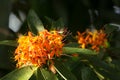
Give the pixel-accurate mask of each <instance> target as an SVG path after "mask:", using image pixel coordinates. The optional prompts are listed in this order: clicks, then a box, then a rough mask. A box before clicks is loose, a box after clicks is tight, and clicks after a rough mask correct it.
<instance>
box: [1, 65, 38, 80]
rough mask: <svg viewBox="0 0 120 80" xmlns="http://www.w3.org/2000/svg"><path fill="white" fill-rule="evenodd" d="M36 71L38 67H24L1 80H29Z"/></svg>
mask: <svg viewBox="0 0 120 80" xmlns="http://www.w3.org/2000/svg"><path fill="white" fill-rule="evenodd" d="M36 69H37V67H34V66H26V67H22V68H20V69H16V70H14V71H12V72H10V73H8V74H7V75H5V76H4V77H2V78H1V79H0V80H28V79H29V78H30V77H31V76H32V75H33V73H34V71H35V70H36Z"/></svg>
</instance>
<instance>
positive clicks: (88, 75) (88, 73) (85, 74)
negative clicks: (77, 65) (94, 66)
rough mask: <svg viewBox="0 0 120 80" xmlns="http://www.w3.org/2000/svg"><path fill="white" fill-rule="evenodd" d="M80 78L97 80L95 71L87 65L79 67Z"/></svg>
mask: <svg viewBox="0 0 120 80" xmlns="http://www.w3.org/2000/svg"><path fill="white" fill-rule="evenodd" d="M81 76H82V80H98V78H97V77H96V75H95V73H94V72H93V71H92V70H91V69H90V68H89V67H83V68H82V69H81Z"/></svg>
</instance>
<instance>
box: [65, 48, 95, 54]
mask: <svg viewBox="0 0 120 80" xmlns="http://www.w3.org/2000/svg"><path fill="white" fill-rule="evenodd" d="M63 53H64V54H74V53H78V54H82V55H96V54H97V53H96V52H94V51H92V50H89V49H82V48H74V47H63Z"/></svg>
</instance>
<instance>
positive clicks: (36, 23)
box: [27, 10, 44, 34]
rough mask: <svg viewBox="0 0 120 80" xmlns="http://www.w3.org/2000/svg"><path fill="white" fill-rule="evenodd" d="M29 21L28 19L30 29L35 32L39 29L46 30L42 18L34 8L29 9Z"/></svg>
mask: <svg viewBox="0 0 120 80" xmlns="http://www.w3.org/2000/svg"><path fill="white" fill-rule="evenodd" d="M27 21H28V26H29V28H30V30H31V31H32V32H33V33H34V34H37V33H38V32H39V31H43V30H44V26H43V24H42V22H41V20H40V19H39V17H38V16H37V14H36V13H35V12H34V11H33V10H30V11H29V14H28V18H27Z"/></svg>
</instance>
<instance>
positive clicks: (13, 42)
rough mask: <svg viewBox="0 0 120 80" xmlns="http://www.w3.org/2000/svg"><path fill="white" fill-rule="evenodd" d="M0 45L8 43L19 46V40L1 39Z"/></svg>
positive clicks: (8, 44)
mask: <svg viewBox="0 0 120 80" xmlns="http://www.w3.org/2000/svg"><path fill="white" fill-rule="evenodd" d="M0 45H7V46H14V47H16V46H17V42H16V41H13V40H4V41H0Z"/></svg>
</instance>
